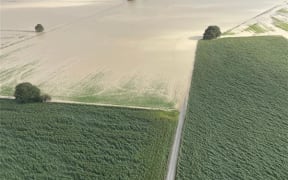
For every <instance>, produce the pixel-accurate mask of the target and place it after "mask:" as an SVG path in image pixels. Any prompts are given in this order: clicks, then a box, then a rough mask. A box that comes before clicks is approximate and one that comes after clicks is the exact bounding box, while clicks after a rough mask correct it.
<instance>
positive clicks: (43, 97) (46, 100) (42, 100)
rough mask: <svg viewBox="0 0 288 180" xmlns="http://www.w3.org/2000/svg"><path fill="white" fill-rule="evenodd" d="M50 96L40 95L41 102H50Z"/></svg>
mask: <svg viewBox="0 0 288 180" xmlns="http://www.w3.org/2000/svg"><path fill="white" fill-rule="evenodd" d="M51 99H52V98H51V96H50V95H48V94H43V95H41V102H48V101H51Z"/></svg>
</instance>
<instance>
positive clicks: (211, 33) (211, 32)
mask: <svg viewBox="0 0 288 180" xmlns="http://www.w3.org/2000/svg"><path fill="white" fill-rule="evenodd" d="M221 34H222V33H221V30H220V28H219V27H218V26H209V27H208V28H207V29H206V30H205V33H204V35H203V39H204V40H211V39H216V38H218V37H220V36H221Z"/></svg>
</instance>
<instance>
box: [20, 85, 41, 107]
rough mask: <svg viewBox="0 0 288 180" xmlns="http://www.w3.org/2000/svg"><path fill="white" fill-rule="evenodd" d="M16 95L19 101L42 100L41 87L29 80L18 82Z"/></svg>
mask: <svg viewBox="0 0 288 180" xmlns="http://www.w3.org/2000/svg"><path fill="white" fill-rule="evenodd" d="M14 96H15V99H16V101H17V102H18V103H29V102H41V96H40V89H39V88H38V87H36V86H33V85H32V84H31V83H29V82H24V83H20V84H18V85H17V86H16V88H15V92H14Z"/></svg>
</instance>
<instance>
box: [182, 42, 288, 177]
mask: <svg viewBox="0 0 288 180" xmlns="http://www.w3.org/2000/svg"><path fill="white" fill-rule="evenodd" d="M287 49H288V41H287V40H286V39H284V38H281V37H249V38H227V39H220V40H215V41H200V42H199V45H198V51H197V54H196V64H195V70H194V75H193V82H192V87H191V91H190V97H189V105H188V112H187V115H186V122H185V125H184V134H183V139H182V145H181V150H180V156H179V162H178V169H177V179H187V180H191V179H197V180H215V179H221V180H224V179H225V180H226V179H227V180H231V179H237V180H238V179H239V180H240V179H241V180H242V179H243V180H250V179H251V180H252V179H263V180H264V179H271V180H272V179H275V180H276V179H277V180H284V179H287V178H288V51H287Z"/></svg>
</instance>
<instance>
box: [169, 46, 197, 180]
mask: <svg viewBox="0 0 288 180" xmlns="http://www.w3.org/2000/svg"><path fill="white" fill-rule="evenodd" d="M197 47H198V41H197V42H196V48H195V49H194V50H195V52H194V57H192V58H193V63H192V68H191V74H190V77H189V79H188V87H187V90H186V95H185V97H184V101H183V104H182V107H181V109H180V114H179V119H178V125H177V129H176V133H175V136H174V141H173V145H172V147H171V151H170V155H169V159H168V161H169V164H168V170H167V175H166V180H175V178H176V171H177V162H178V156H179V151H180V146H181V139H182V132H183V127H184V122H185V117H186V111H187V107H188V100H189V95H190V90H191V84H192V78H193V72H194V65H195V61H196V52H197Z"/></svg>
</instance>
